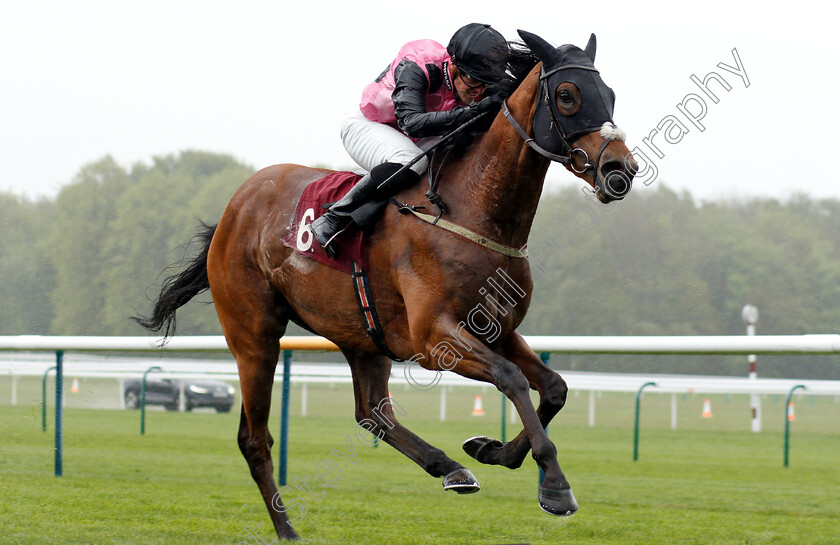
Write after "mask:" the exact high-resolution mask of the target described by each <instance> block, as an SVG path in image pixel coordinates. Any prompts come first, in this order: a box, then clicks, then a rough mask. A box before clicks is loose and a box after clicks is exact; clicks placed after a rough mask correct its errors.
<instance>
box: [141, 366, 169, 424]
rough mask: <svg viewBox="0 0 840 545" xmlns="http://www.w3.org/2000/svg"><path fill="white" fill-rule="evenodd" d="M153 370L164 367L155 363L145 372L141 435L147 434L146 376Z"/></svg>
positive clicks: (142, 386) (142, 385)
mask: <svg viewBox="0 0 840 545" xmlns="http://www.w3.org/2000/svg"><path fill="white" fill-rule="evenodd" d="M152 371H163V369H161V368H160V367H158V366H157V365H154V366H152V367H149V368H148V369H146V372H145V373H143V382H142V383H141V384H140V435H145V434H146V377H147V376H149V373H151V372H152Z"/></svg>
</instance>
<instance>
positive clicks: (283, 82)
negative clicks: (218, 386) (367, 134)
mask: <svg viewBox="0 0 840 545" xmlns="http://www.w3.org/2000/svg"><path fill="white" fill-rule="evenodd" d="M830 5H831V4H830V3H826V2H820V3H817V2H805V1H803V2H795V3H790V2H784V3H782V2H778V3H777V2H754V3H747V4H742V3H738V2H707V1H704V2H645V1H640V0H634V1H632V2H627V1H623V2H615V3H614V2H608V1H599V2H586V3H583V2H575V1H571V0H567V1H557V0H553V1H543V0H536V1H534V0H526V1H520V2H512V1H499V0H489V1H488V0H485V1H482V2H470V3H467V2H451V1H445V2H443V1H437V0H433V1H424V2H417V3H414V4H412V5H411V6H410V7H408V6H409V5H408V4H406V3H404V2H403V3H400V2H397V3H394V2H382V3H379V2H376V3H374V2H361V1H354V2H338V1H335V2H317V1H311V2H301V1H297V0H282V1H270V2H269V1H251V2H249V1H247V0H246V1H238V2H220V1H216V0H203V1H201V2H198V1H179V0H167V1H165V2H163V1H158V0H143V1H142V2H141V1H136V0H112V1H101V2H96V1H89V0H76V1H73V2H59V1H45V0H33V1H29V2H5V3H4V4H3V7H0V113H1V114H2V115H0V191H11V192H14V193H18V194H26V195H28V196H30V197H36V196H42V195H43V196H53V195H55V194H56V192H57V191H58V190H59V188H60V187H61V186H62V185H64V184H67V183H70V182H71V181H72V179H73V177H74V176H75V174H76V173H77V172H78V171H79V169H80V168H81V167H82V166H83V165H85V164H87V163H89V162H92V161H96V160H98V159H100V158H102V157H104V156H105V155H108V154H110V155H111V156H113V157H114V158H115V160H117V161H118V162H119V163H120V164H122V165H123V166H125V167H126V168H130V166H131V165H132V164H133V163H135V162H138V161H141V162H145V163H149V162H150V160H151V158H152V157H153V156H155V155H167V154H173V153H178V152H179V151H181V150H187V149H199V150H207V151H213V152H222V153H230V154H232V155H233V156H234V157H235V158H237V159H239V160H241V161H244V162H245V163H247V164H250V165H251V166H253V167H255V168H262V167H264V166H268V165H270V164H273V163H283V162H292V163H301V164H321V165H327V166H330V167H332V168H348V167H351V166H352V165H353V163H352V161H351V160H350V159H349V157H348V156H347V155H346V153H345V152H344V149H343V147H342V145H341V142H340V139H339V135H338V132H339V126H340V123H341V121H342V119H343V118H344V117H345V115H346V113H348V112H350V111H352V110H353V109H354V108H356V106H357V104H358V99H359V96H360V93H361V89H362V87H363V86H364V85H365V84H366V83H367V82H369V81H370V80H372V79H373V78H374V77H376V75H378V74H379V73H380V72H381V70H382V69H383V67H384V66H385V65H386V64H387V63H388V62H390V61H391V60H392V58H393V56H394V55H395V54H396V52H397V50H398V49H399V47H400V46H401V45H402V44H403V42H405V41H408V40H412V39H418V38H432V39H436V40H438V41H440V42H442V43H443V44H446V43H447V42H448V40H449V37H450V36H451V35H452V33H453V32H454V31H455V30H456V29H457V28H458V27H460V26H461V25H463V24H465V23H467V22H473V21H475V22H485V23H490V24H492V25H493V26H494V27H496V28H497V29H498V30H500V31H501V32H502V33H503V34H504V35H505V36H506V37H507V38H509V39H513V38H516V29H517V28H522V29H525V30H529V31H531V32H535V33H537V34H539V35H541V36H542V37H543V38H545V39H546V40H548V41H549V42H552V43H554V44H555V45H560V44H564V43H575V44H577V45H579V46H583V45H585V43H586V41H587V39H588V37H589V34H590V33H591V32H594V33H596V34H597V36H598V55H597V58H596V66H597V67H598V68H599V69H600V71H601V74H602V76H603V78H604V79H605V81H606V82H607V83H608V84H609V85H610V86H611V87H613V88H614V90H615V92H616V94H617V96H618V99H617V103H616V112H615V120H616V122H617V123H618V124H619V125H620V126H621V127H623V128H624V129H625V130H626V131H627V133H628V144H629V147H631V148H634V147H638V148H639V149H640V150H641V151H642V152H644V153H645V154H646V156H647V157H648V158H649V159H650V160H651V161H652V162H653V163H654V165H655V167H656V169H657V171H658V175H657V178H656V179H655V180H652V183H651V184H650V186H648V187H649V188H652V187H656V186H658V185H659V184H662V183H665V184H666V185H668V186H670V187H672V188H675V189H688V190H689V191H691V193H692V194H693V195H695V196H697V197H698V198H702V199H717V198H721V197H727V198H728V197H753V196H773V197H781V198H783V197H785V196H787V195H789V194H790V193H791V192H794V191H801V192H805V193H807V194H809V195H811V196H813V197H837V198H840V181H838V178H837V176H836V174H835V172H836V171H837V169H836V167H835V163H836V158H837V157H838V151H837V150H835V147H836V146H838V140H840V139H838V136H837V134H838V133H837V132H836V131H837V127H838V125H840V124H838V121H840V115H838V113H837V106H836V101H837V98H836V97H837V94H838V84H840V74H838V72H840V62H838V60H837V56H838V52H840V51H839V50H840V47H838V46H837V41H836V40H837V33H838V32H837V30H836V18H835V16H834V13H833V10H832V9H831V8H830ZM733 49H734V50H735V51H737V55H738V57H739V58H740V62H741V65H742V67H743V71H744V72H745V75H746V78H747V79H748V80H749V86H748V87H747V85H746V84H747V81H746V80H745V79H744V77H742V76H739V75H738V74H735V73H732V72H730V71H727V70H725V69H723V68H720V67H718V64H719V63H723V64H725V65H728V66H730V67H732V68H737V66H738V63H737V59H736V58H735V54H734V53H733ZM710 72H716V73H717V74H719V75H720V76H721V77H722V78H723V80H725V81H726V82H727V85H728V86H730V90H728V91H727V90H726V89H725V88H724V87H723V86H722V85H721V84H720V83H719V82H717V81H710V82H709V89H710V91H711V92H712V94H714V95H715V96H716V98H717V99H718V102H717V103H714V102H713V100H712V99H711V98H710V97H709V96H708V95H706V94H704V92H703V91H701V90H700V89H699V88H698V86H697V85H696V84H695V83H693V82H692V79H691V76H692V75H694V76H696V77H697V78H699V79H700V80H703V79H705V78H706V75H707V74H709V73H710ZM692 94H693V95H695V96H696V97H698V98H700V99H702V100H703V104H701V103H700V102H699V101H698V100H697V99H696V98H692V97H691V95H692ZM681 103H684V104H685V109H686V111H688V112H689V113H691V114H693V115H695V116H698V117H699V114H700V113H701V111H702V109H703V108H704V107H705V113H704V117H703V118H702V119H701V120H700V121H698V124H699V125H701V126H702V127H703V128H704V130H702V131H701V130H700V129H699V128H698V126H697V125H695V124H694V123H692V122H691V121H690V120H689V119H687V117H686V115H685V114H683V113H682V112H681V110H680V108H679V107H678V105H679V104H681ZM669 116H670V117H669ZM657 126H660V127H661V128H663V129H668V130H669V131H670V132H669V135H670V138H671V140H672V141H677V142H676V143H668V142H666V141H665V136H664V134H663V132H661V131H660V133H659V134H654V135H653V136H651V132H652V131H655V130H656V129H657ZM683 129H686V130H687V131H688V132H685V131H684V130H683ZM645 138H647V141H648V142H649V143H650V144H652V145H653V146H654V147H656V148H657V150H658V152H659V153H660V154H662V155H663V156H664V157H658V156H657V155H656V152H655V151H654V150H653V149H652V148H651V146H649V145H648V143H646V142H645V141H644V140H643V139H645ZM549 180H550V181H551V183H557V184H564V183H576V182H575V179H574V178H573V177H572V176H571V174H568V173H567V172H565V170H563V169H562V167H559V166H558V165H554V166H552V168H551V169H550V170H549ZM648 187H645V186H644V185H643V184H638V187H637V191H642V190H649V189H648Z"/></svg>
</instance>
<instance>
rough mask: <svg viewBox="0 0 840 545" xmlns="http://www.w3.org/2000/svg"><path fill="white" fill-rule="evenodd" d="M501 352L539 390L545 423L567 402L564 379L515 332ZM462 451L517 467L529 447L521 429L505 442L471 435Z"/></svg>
mask: <svg viewBox="0 0 840 545" xmlns="http://www.w3.org/2000/svg"><path fill="white" fill-rule="evenodd" d="M500 352H501V354H502V355H503V356H504V357H505V358H507V359H509V360H510V361H512V362H513V363H515V364H516V366H517V367H518V368H519V370H520V371H522V374H523V375H525V378H527V379H528V382H529V383H530V384H531V387H532V388H533V389H535V390H537V391H538V392H539V394H540V404H539V406H538V407H537V417H539V419H540V424H542V426H543V427H546V426H548V424H549V423H550V422H551V420H552V419H553V418H554V417H555V416H556V415H557V413H558V412H559V411H560V409H562V408H563V405H565V403H566V394H567V392H568V388H567V386H566V382H565V381H564V380H563V379H562V378H561V377H560V375H558V374H557V373H555V372H554V371H552V370H551V369H549V368H548V367H547V366H546V365H545V364H544V363H543V362H542V360H540V359H539V357H537V355H536V354H535V353H534V351H533V350H531V348H530V347H529V346H528V344H527V343H526V342H525V339H523V338H522V337H521V336H520V335H518V334H514V335H511V337H510V338H509V340H508V342H506V343H505V344H504V345H503V346H502V347H501V350H500ZM464 450H465V451H466V452H467V454H469V455H470V456H472V457H473V458H475V459H476V460H478V461H479V462H481V463H483V464H497V465H502V466H505V467H509V468H510V469H516V468H518V467H519V466H521V465H522V462H523V461H524V460H525V457H526V456H527V455H528V451H529V450H531V441H530V439H529V438H528V434H527V433H526V431H525V430H524V429H523V430H522V431H521V432H519V435H517V436H516V437H515V438H514V439H513V440H511V441H509V442H507V443H502V442H501V441H498V440H495V439H490V438H488V437H473V438H471V439H468V440H467V441H466V442H465V443H464Z"/></svg>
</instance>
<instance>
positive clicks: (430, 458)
mask: <svg viewBox="0 0 840 545" xmlns="http://www.w3.org/2000/svg"><path fill="white" fill-rule="evenodd" d="M343 352H344V355H345V357H346V358H347V361H348V363H350V369H351V371H352V374H353V392H354V394H355V398H356V421H357V422H358V423H359V426H361V427H363V428H364V429H366V430H367V431H369V432H371V433H372V434H373V435H374V436H376V437H378V438H380V439H382V440H383V441H385V442H386V443H388V444H389V445H391V446H392V447H394V448H395V449H397V450H398V451H400V452H401V453H403V454H404V455H405V456H407V457H408V458H409V459H411V460H413V461H414V462H415V463H416V464H417V465H419V466H420V467H422V468H423V469H424V470H425V471H426V473H428V474H429V475H431V476H432V477H443V488H444V489H445V490H452V491H454V492H457V493H459V494H470V493H473V492H478V491H479V489H480V488H481V487H480V486H479V484H478V481H477V480H476V479H475V476H474V475H473V474H472V473H471V472H470V471H469V470H468V469H466V468H465V467H464V466H462V465H461V464H459V463H458V462H456V461H455V460H453V459H452V458H450V457H449V456H447V455H446V453H445V452H443V451H442V450H440V449H439V448H436V447H434V446H432V445H430V444H429V443H427V442H426V441H424V440H423V439H421V438H420V437H418V436H417V435H415V434H414V433H413V432H412V431H411V430H409V429H408V428H406V427H405V426H403V425H402V424H400V423H399V421H398V420H397V418H396V414H395V412H396V413H399V414H402V415H405V414H406V412H405V409H403V408H402V407H401V406H400V405H399V403H397V402H396V401H395V400H394V399H392V398H391V396H390V393H389V392H388V379H389V378H390V376H391V360H390V359H389V358H387V357H386V356H382V355H378V356H372V355H369V354H365V353H361V352H354V351H350V350H343Z"/></svg>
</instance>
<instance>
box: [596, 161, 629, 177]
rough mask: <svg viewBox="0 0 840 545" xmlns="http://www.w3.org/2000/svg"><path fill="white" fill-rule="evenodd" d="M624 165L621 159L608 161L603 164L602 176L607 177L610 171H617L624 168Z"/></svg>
mask: <svg viewBox="0 0 840 545" xmlns="http://www.w3.org/2000/svg"><path fill="white" fill-rule="evenodd" d="M623 168H624V165H623V164H622V163H621V161H607V162H606V163H604V164H603V165H602V166H601V176H603V177H605V178H606V177H607V175H608V174H609V173H610V172H615V171H617V170H623Z"/></svg>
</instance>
